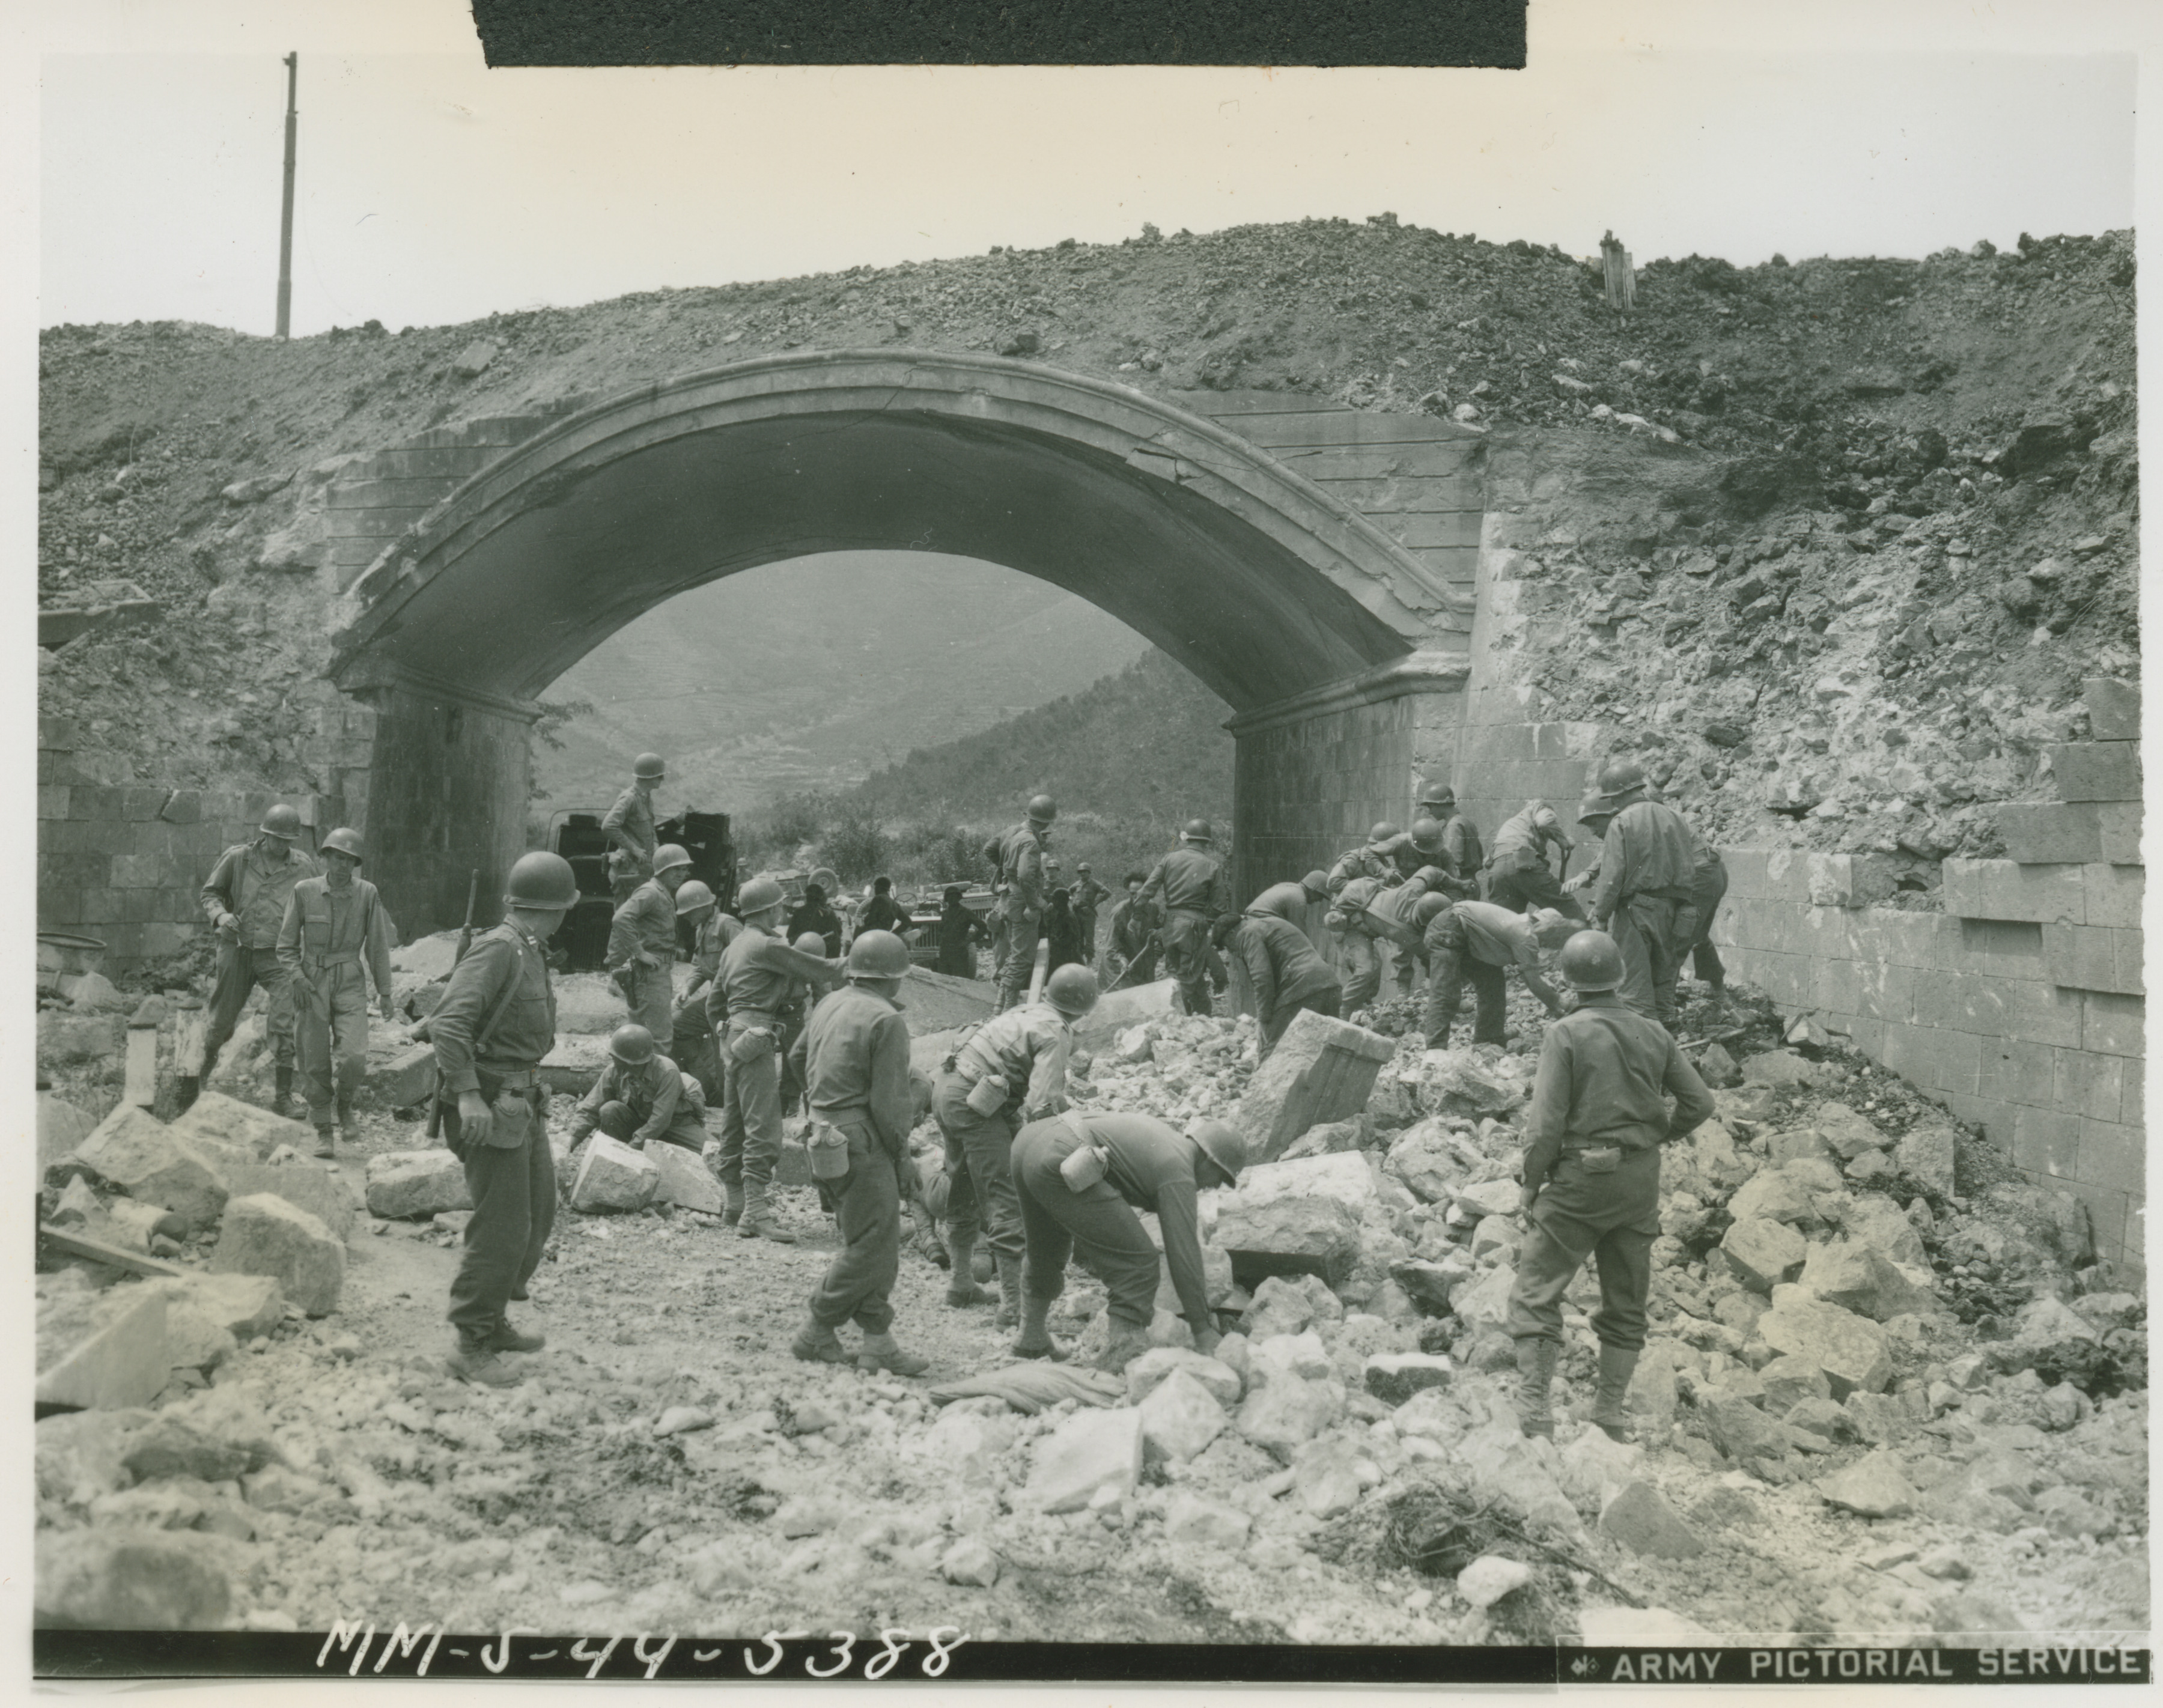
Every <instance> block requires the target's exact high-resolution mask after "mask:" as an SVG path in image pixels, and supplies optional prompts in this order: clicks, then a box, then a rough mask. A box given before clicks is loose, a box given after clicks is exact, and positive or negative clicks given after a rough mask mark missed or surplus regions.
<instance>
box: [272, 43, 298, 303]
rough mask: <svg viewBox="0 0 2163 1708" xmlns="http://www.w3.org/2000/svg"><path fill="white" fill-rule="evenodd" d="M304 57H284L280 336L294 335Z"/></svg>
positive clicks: (279, 233)
mask: <svg viewBox="0 0 2163 1708" xmlns="http://www.w3.org/2000/svg"><path fill="white" fill-rule="evenodd" d="M300 81H301V56H300V55H298V54H287V55H285V204H284V207H283V208H282V209H281V210H280V213H279V216H278V336H279V337H280V338H288V337H291V334H292V331H293V145H294V142H295V140H296V138H297V137H298V136H299V134H300V128H301V115H300V112H299V109H298V108H297V107H295V106H294V104H293V100H294V97H295V96H296V94H297V93H298V92H299V88H300Z"/></svg>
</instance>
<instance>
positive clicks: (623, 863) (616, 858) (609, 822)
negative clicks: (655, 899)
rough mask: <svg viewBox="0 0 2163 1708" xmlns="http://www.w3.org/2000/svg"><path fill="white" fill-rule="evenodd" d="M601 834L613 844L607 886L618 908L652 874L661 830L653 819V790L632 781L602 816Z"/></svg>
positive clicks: (659, 843)
mask: <svg viewBox="0 0 2163 1708" xmlns="http://www.w3.org/2000/svg"><path fill="white" fill-rule="evenodd" d="M601 834H602V835H604V836H606V837H608V839H609V840H610V841H611V842H613V843H614V844H615V847H614V848H612V849H611V850H610V853H609V861H608V867H609V888H610V892H611V893H612V894H613V895H614V898H615V903H616V904H617V906H619V907H621V905H622V904H624V903H626V902H627V901H629V900H630V899H631V892H632V891H634V890H636V888H638V887H639V885H641V884H642V883H645V882H646V881H647V879H648V878H652V876H653V857H654V855H655V854H656V853H657V852H658V851H659V850H660V846H661V829H660V826H659V825H657V824H656V823H655V822H654V820H653V793H652V790H651V789H641V788H640V787H639V786H638V785H637V784H636V783H633V784H631V787H630V788H629V789H626V790H624V792H623V793H622V794H620V795H618V796H617V797H616V798H615V805H614V806H612V807H610V809H608V811H607V813H606V814H605V815H604V816H603V817H602V819H601Z"/></svg>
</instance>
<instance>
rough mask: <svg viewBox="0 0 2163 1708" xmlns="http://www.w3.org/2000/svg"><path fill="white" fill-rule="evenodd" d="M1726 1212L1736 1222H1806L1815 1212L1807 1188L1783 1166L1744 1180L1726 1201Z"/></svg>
mask: <svg viewBox="0 0 2163 1708" xmlns="http://www.w3.org/2000/svg"><path fill="white" fill-rule="evenodd" d="M1727 1209H1728V1213H1729V1214H1730V1215H1731V1216H1733V1217H1734V1218H1735V1219H1736V1221H1738V1222H1744V1221H1752V1220H1759V1219H1762V1220H1764V1221H1768V1222H1785V1223H1796V1222H1807V1221H1809V1220H1810V1219H1811V1218H1812V1217H1813V1216H1814V1215H1815V1205H1814V1204H1813V1203H1812V1202H1811V1199H1810V1194H1809V1188H1808V1187H1804V1185H1803V1183H1802V1182H1801V1181H1799V1180H1798V1179H1797V1178H1796V1177H1795V1176H1794V1175H1792V1174H1790V1173H1789V1172H1788V1171H1787V1170H1786V1169H1784V1168H1768V1169H1763V1170H1761V1171H1759V1172H1757V1174H1754V1175H1752V1176H1751V1177H1750V1178H1749V1179H1748V1180H1747V1181H1744V1182H1743V1183H1742V1184H1741V1187H1737V1188H1736V1193H1735V1196H1734V1197H1731V1198H1730V1199H1729V1200H1728V1203H1727Z"/></svg>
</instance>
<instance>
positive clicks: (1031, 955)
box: [999, 914, 1044, 1009]
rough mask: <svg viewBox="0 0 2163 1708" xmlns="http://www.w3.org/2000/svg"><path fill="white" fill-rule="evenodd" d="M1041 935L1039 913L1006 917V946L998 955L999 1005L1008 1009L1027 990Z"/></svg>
mask: <svg viewBox="0 0 2163 1708" xmlns="http://www.w3.org/2000/svg"><path fill="white" fill-rule="evenodd" d="M1043 935H1044V916H1043V915H1042V914H1013V915H1009V916H1008V919H1007V920H1006V947H1005V948H1004V949H1003V951H1001V953H1000V956H999V1006H1000V1007H1001V1008H1002V1009H1010V1008H1012V1007H1013V1005H1014V1003H1017V1002H1019V1000H1020V999H1021V998H1022V996H1023V994H1024V993H1025V992H1027V990H1028V989H1029V974H1030V973H1032V972H1034V971H1035V970H1036V945H1037V940H1038V939H1039V938H1040V937H1041V936H1043Z"/></svg>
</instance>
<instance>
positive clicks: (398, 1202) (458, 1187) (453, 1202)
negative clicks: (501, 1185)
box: [368, 1150, 473, 1221]
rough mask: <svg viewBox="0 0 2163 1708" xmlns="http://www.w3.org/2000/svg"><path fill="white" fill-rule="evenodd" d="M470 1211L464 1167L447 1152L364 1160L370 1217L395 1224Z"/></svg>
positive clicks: (389, 1153)
mask: <svg viewBox="0 0 2163 1708" xmlns="http://www.w3.org/2000/svg"><path fill="white" fill-rule="evenodd" d="M368 1208H369V1214H371V1215H375V1216H381V1217H384V1218H387V1219H389V1220H392V1221H399V1220H403V1219H406V1218H412V1217H423V1216H434V1215H438V1214H440V1213H442V1212H443V1211H445V1210H470V1209H471V1208H473V1196H472V1194H471V1193H470V1192H469V1191H468V1190H467V1188H466V1171H465V1168H464V1166H463V1164H461V1163H460V1162H459V1160H458V1158H457V1157H455V1156H453V1155H452V1154H451V1153H450V1152H449V1151H448V1150H386V1151H384V1152H382V1153H381V1154H380V1155H375V1156H371V1157H369V1159H368Z"/></svg>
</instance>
